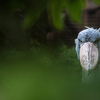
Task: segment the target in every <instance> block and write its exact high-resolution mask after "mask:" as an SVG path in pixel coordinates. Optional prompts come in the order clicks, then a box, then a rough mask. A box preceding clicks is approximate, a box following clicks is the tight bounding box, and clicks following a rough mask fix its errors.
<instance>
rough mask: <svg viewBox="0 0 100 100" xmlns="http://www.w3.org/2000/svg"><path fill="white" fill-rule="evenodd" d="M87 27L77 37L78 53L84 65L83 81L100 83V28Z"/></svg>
mask: <svg viewBox="0 0 100 100" xmlns="http://www.w3.org/2000/svg"><path fill="white" fill-rule="evenodd" d="M86 28H87V29H84V30H82V31H81V32H79V34H78V36H77V38H76V39H75V44H76V53H77V56H78V59H79V60H80V64H81V66H82V83H85V84H86V83H89V84H91V83H100V64H99V58H100V28H99V29H94V28H89V27H86Z"/></svg>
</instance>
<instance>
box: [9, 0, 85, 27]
mask: <svg viewBox="0 0 100 100" xmlns="http://www.w3.org/2000/svg"><path fill="white" fill-rule="evenodd" d="M84 3H85V1H82V0H59V1H58V0H33V1H32V0H14V1H13V0H9V1H8V4H9V7H10V8H11V9H12V10H13V11H14V9H16V8H22V9H24V10H25V11H26V13H25V18H24V21H23V27H24V28H29V27H30V26H32V25H33V24H34V23H35V22H36V20H37V19H38V18H39V17H40V15H41V13H42V12H43V10H45V9H46V10H47V11H48V15H49V17H50V19H51V20H50V22H52V24H53V25H54V27H56V28H58V29H62V28H63V18H62V11H63V10H64V9H67V10H68V13H69V15H70V16H71V18H72V19H73V20H74V21H76V22H78V23H79V22H80V21H81V11H82V9H83V7H84Z"/></svg>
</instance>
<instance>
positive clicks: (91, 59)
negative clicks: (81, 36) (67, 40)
mask: <svg viewBox="0 0 100 100" xmlns="http://www.w3.org/2000/svg"><path fill="white" fill-rule="evenodd" d="M98 58H99V52H98V48H97V46H96V45H94V44H93V43H91V42H86V43H84V44H83V45H82V46H81V47H80V63H81V66H82V68H83V69H85V70H86V71H91V70H93V69H94V68H95V67H96V65H97V63H98Z"/></svg>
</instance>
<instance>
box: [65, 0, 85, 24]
mask: <svg viewBox="0 0 100 100" xmlns="http://www.w3.org/2000/svg"><path fill="white" fill-rule="evenodd" d="M84 3H85V2H82V0H71V1H70V0H69V1H68V2H67V8H68V11H69V14H70V16H71V18H72V19H73V20H74V21H75V22H78V23H80V21H81V11H82V8H83V6H84Z"/></svg>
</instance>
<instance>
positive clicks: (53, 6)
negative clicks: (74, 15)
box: [48, 0, 66, 29]
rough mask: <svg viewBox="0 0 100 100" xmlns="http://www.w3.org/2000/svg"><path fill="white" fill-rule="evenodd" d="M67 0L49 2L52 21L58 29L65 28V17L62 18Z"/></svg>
mask: <svg viewBox="0 0 100 100" xmlns="http://www.w3.org/2000/svg"><path fill="white" fill-rule="evenodd" d="M65 1H66V0H59V2H58V0H55V1H52V2H51V1H50V2H48V3H49V7H50V8H49V9H50V10H51V17H52V23H53V25H54V27H56V28H58V29H62V28H63V19H62V10H63V8H64V7H65V4H66V2H65Z"/></svg>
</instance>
